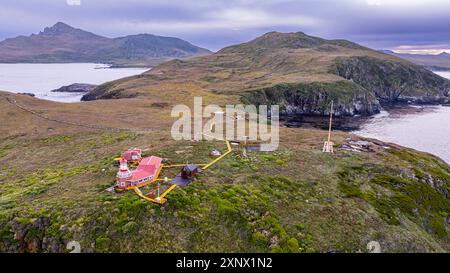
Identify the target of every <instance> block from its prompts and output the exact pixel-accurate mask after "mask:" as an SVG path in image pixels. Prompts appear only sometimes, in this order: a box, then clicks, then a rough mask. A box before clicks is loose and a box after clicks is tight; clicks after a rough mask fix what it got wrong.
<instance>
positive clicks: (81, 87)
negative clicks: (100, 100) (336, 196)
mask: <svg viewBox="0 0 450 273" xmlns="http://www.w3.org/2000/svg"><path fill="white" fill-rule="evenodd" d="M95 87H97V85H95V84H88V83H74V84H71V85H65V86H63V87H60V88H58V89H55V90H52V92H69V93H87V92H90V91H92V90H93V89H94V88H95Z"/></svg>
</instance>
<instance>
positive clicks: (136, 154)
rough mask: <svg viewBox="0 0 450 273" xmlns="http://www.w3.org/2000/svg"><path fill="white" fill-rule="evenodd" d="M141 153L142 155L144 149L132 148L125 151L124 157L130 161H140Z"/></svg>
mask: <svg viewBox="0 0 450 273" xmlns="http://www.w3.org/2000/svg"><path fill="white" fill-rule="evenodd" d="M141 155H142V150H139V149H131V150H128V151H125V152H123V154H122V158H123V159H125V160H127V161H128V162H130V161H140V160H141V158H142V157H141Z"/></svg>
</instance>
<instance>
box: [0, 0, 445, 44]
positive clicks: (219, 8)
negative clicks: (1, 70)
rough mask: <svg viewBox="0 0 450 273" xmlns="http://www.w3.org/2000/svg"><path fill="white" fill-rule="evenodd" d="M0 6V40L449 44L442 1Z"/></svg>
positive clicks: (155, 0)
mask: <svg viewBox="0 0 450 273" xmlns="http://www.w3.org/2000/svg"><path fill="white" fill-rule="evenodd" d="M0 2H1V5H2V7H1V9H0V38H6V37H11V36H17V35H19V34H30V33H32V32H38V31H39V30H41V29H42V28H43V27H45V26H49V25H52V24H54V23H55V22H57V21H63V22H66V23H68V24H71V25H74V26H76V27H80V28H83V29H86V30H89V31H92V32H95V33H98V34H101V35H105V36H109V37H114V36H122V35H128V34H133V33H143V32H147V33H154V34H158V35H166V36H176V37H180V38H183V39H186V40H188V41H190V42H192V43H195V44H197V45H200V46H204V47H208V48H210V49H213V50H217V49H220V48H222V47H224V46H227V45H230V44H234V43H239V42H244V41H247V40H250V39H252V38H254V37H256V36H258V35H261V34H263V33H265V32H268V31H273V30H276V31H304V32H307V33H309V34H312V35H317V36H323V37H326V38H345V39H350V40H353V41H355V42H359V43H362V44H364V45H367V46H370V47H374V48H395V47H397V46H400V45H423V44H428V45H432V44H449V42H450V32H449V31H448V29H450V16H448V15H447V14H448V11H449V10H450V1H444V0H431V1H422V2H421V1H418V0H409V1H406V0H389V1H388V0H335V1H330V0H272V1H261V0H259V1H257V0H216V1H214V0H195V1H187V0H172V1H163V0H126V1H125V0H121V1H120V0H81V3H82V4H81V5H80V6H69V5H67V3H66V0H15V1H4V0H0ZM424 2H425V3H424ZM369 3H370V4H371V5H369Z"/></svg>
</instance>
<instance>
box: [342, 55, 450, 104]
mask: <svg viewBox="0 0 450 273" xmlns="http://www.w3.org/2000/svg"><path fill="white" fill-rule="evenodd" d="M335 73H336V74H337V75H339V76H341V77H343V78H345V79H347V80H351V81H354V82H355V83H357V84H359V85H361V86H363V87H364V88H366V89H367V90H370V91H371V92H373V93H374V94H375V95H376V97H377V98H378V99H379V100H380V102H382V103H396V102H403V103H405V102H406V103H418V104H445V103H448V102H449V101H450V82H449V81H448V80H447V79H444V78H442V77H441V76H439V75H436V74H434V73H432V72H431V71H428V70H426V69H424V68H422V67H419V66H416V65H413V64H410V63H403V62H391V61H380V60H378V59H375V58H370V57H352V58H346V59H340V60H338V61H337V62H336V66H335Z"/></svg>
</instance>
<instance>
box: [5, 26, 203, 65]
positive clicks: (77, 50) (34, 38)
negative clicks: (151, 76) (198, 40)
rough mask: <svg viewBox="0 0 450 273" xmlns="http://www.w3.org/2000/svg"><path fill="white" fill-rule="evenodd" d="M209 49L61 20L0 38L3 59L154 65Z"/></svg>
mask: <svg viewBox="0 0 450 273" xmlns="http://www.w3.org/2000/svg"><path fill="white" fill-rule="evenodd" d="M209 53H210V51H209V50H207V49H204V48H200V47H197V46H195V45H192V44H190V43H189V42H186V41H184V40H181V39H179V38H175V37H164V36H157V35H153V34H136V35H128V36H122V37H117V38H108V37H104V36H100V35H97V34H94V33H92V32H88V31H85V30H82V29H79V28H74V27H72V26H70V25H67V24H65V23H62V22H58V23H56V24H55V25H53V26H52V27H46V28H44V30H43V31H40V32H39V33H38V34H31V35H30V36H23V35H21V36H18V37H15V38H8V39H5V40H4V41H2V42H0V62H3V63H16V62H25V63H38V62H40V63H65V62H101V63H111V64H115V65H135V66H136V65H139V66H140V65H142V66H146V65H147V66H148V65H155V64H157V63H161V62H163V61H167V60H169V59H173V58H188V57H192V56H196V55H204V54H209Z"/></svg>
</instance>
